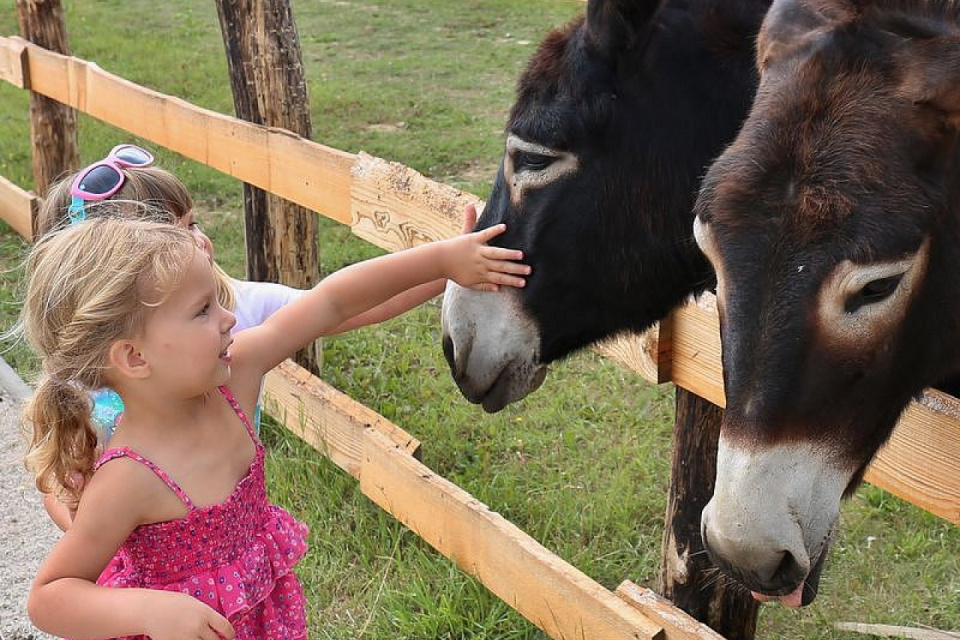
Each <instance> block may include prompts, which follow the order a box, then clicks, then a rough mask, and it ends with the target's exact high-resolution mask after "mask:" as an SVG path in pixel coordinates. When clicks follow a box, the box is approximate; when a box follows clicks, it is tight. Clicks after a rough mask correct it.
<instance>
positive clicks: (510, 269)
mask: <svg viewBox="0 0 960 640" xmlns="http://www.w3.org/2000/svg"><path fill="white" fill-rule="evenodd" d="M490 270H491V271H499V272H501V273H512V274H513V275H515V276H528V275H530V272H531V271H532V269H531V268H530V265H527V264H521V263H519V262H509V261H506V260H501V261H498V262H495V263H494V264H492V265H491V266H490Z"/></svg>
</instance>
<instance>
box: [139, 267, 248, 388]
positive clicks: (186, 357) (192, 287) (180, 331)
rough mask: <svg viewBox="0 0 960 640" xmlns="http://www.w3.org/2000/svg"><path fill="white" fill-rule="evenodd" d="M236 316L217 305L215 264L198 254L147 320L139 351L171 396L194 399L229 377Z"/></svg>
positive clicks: (152, 372) (155, 379) (152, 373)
mask: <svg viewBox="0 0 960 640" xmlns="http://www.w3.org/2000/svg"><path fill="white" fill-rule="evenodd" d="M234 324H236V318H235V317H234V315H233V314H232V313H231V312H229V311H227V310H226V309H224V308H223V307H221V306H220V303H219V302H217V293H216V285H215V281H214V277H213V269H212V267H211V260H210V258H209V257H207V255H206V253H204V252H203V251H202V250H201V251H194V252H193V254H192V256H191V258H190V264H189V266H188V268H187V270H186V272H185V273H184V274H183V280H182V283H181V285H180V287H179V288H178V289H177V290H175V291H174V292H173V293H172V294H171V295H170V297H169V298H167V300H166V301H164V303H163V304H161V305H160V306H159V307H157V308H156V309H155V310H154V311H153V312H152V313H150V315H149V317H148V318H147V321H146V324H145V325H144V332H143V337H142V339H141V341H140V342H141V352H142V354H143V356H144V358H145V359H146V361H147V362H148V363H149V364H150V371H151V378H152V379H153V380H154V381H155V382H156V383H157V384H159V385H163V386H162V387H161V388H162V389H164V390H166V391H167V392H168V393H171V394H172V395H175V396H178V397H193V396H196V395H200V394H202V393H205V392H207V391H210V390H211V389H213V388H214V387H216V386H219V385H222V384H225V383H226V382H227V381H228V380H229V379H230V352H229V351H228V348H229V346H230V343H231V342H232V338H231V336H230V330H231V329H232V328H233V325H234Z"/></svg>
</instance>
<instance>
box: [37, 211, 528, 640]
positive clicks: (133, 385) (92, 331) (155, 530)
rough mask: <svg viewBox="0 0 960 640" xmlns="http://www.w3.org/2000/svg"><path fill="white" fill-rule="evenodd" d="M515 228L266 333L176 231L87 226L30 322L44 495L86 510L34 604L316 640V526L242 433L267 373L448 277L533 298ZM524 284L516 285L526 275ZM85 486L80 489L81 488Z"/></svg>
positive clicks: (53, 265) (401, 269) (105, 631)
mask: <svg viewBox="0 0 960 640" xmlns="http://www.w3.org/2000/svg"><path fill="white" fill-rule="evenodd" d="M503 230H504V228H503V226H502V225H500V226H498V227H493V228H490V229H486V230H483V231H479V232H476V233H471V234H468V235H462V236H458V237H456V238H453V239H450V240H445V241H440V242H434V243H431V244H427V245H423V246H420V247H417V248H414V249H409V250H406V251H401V252H397V253H393V254H390V255H386V256H382V257H379V258H375V259H372V260H368V261H365V262H361V263H357V264H354V265H352V266H349V267H346V268H344V269H342V270H340V271H338V272H336V273H334V274H332V275H330V276H329V277H327V278H325V279H324V280H323V281H321V282H320V283H319V284H318V285H317V286H316V287H315V288H314V289H312V290H310V291H309V292H306V293H304V295H303V296H301V297H300V298H299V299H298V300H295V301H294V302H291V303H290V304H289V305H287V306H286V307H284V308H283V309H281V310H279V311H277V312H276V313H275V314H274V315H273V316H271V317H270V318H268V319H267V320H266V321H265V322H264V323H263V324H261V325H260V326H258V327H254V328H251V329H249V330H247V331H243V332H241V333H238V334H235V335H234V334H231V329H232V328H233V326H234V324H235V322H236V319H235V317H234V315H233V313H231V312H230V311H228V310H226V309H224V308H223V306H222V305H221V304H220V303H219V301H218V299H217V287H216V281H215V277H214V271H213V267H212V262H211V260H210V257H209V255H208V254H207V253H206V252H205V251H204V250H203V249H202V247H200V246H199V245H198V243H197V242H196V240H195V238H194V237H193V236H192V235H191V234H190V233H189V232H188V231H185V230H183V229H180V228H177V227H175V226H173V225H170V224H162V223H152V222H145V221H131V220H114V219H90V220H86V221H83V222H81V223H79V224H76V225H72V226H70V227H67V228H65V229H63V230H60V231H57V232H54V233H51V234H49V235H48V236H46V237H44V238H42V239H41V240H40V241H39V242H38V243H37V244H36V245H35V247H34V249H33V251H32V252H31V254H30V257H29V259H28V261H27V277H28V287H27V295H26V299H25V302H24V308H23V312H22V326H23V329H24V332H25V334H26V336H27V338H28V340H29V342H30V344H31V345H32V346H33V347H34V349H35V350H36V351H37V352H38V354H39V355H40V356H41V357H42V359H43V373H44V375H43V378H42V379H41V380H40V382H39V384H38V386H37V388H36V391H35V393H34V396H33V399H32V401H31V403H30V405H29V406H28V408H27V410H26V412H25V415H26V418H27V420H28V421H29V422H30V423H31V424H32V426H33V431H34V433H33V442H32V446H31V449H30V451H29V453H28V465H29V466H30V467H31V469H33V470H34V472H35V474H36V476H37V483H38V485H39V486H40V487H41V489H43V488H47V490H50V489H51V488H52V485H55V484H59V485H62V486H63V489H64V491H66V492H67V493H68V494H70V495H73V496H75V497H76V498H78V499H79V506H78V508H77V512H76V518H75V520H74V522H73V525H72V526H71V527H70V528H69V529H68V530H67V531H66V533H64V535H63V537H62V538H61V539H60V541H59V542H58V543H57V544H56V545H55V547H54V549H53V550H52V552H51V553H50V555H49V556H48V557H47V559H46V560H45V561H44V563H43V565H42V566H41V567H40V570H39V572H38V574H37V577H36V579H35V581H34V584H33V586H32V588H31V591H30V595H29V599H28V605H27V606H28V611H29V613H30V616H31V619H32V620H33V622H34V624H36V625H37V627H39V628H41V629H43V630H45V631H47V632H49V633H52V634H55V635H58V636H61V637H71V638H116V637H124V638H128V637H134V638H137V637H145V636H148V637H150V638H153V639H154V640H185V639H186V640H193V639H208V640H214V639H215V638H218V637H224V638H234V637H236V638H241V639H248V640H273V639H281V638H282V639H300V638H305V637H306V623H305V613H304V601H303V595H302V592H301V590H300V586H299V583H298V581H297V580H296V577H295V576H294V574H293V572H292V567H293V565H294V564H295V563H296V562H297V561H298V560H299V559H300V557H301V556H302V555H303V553H304V550H305V546H306V544H305V540H306V527H305V525H303V524H302V523H300V522H298V521H297V520H295V519H294V518H293V517H292V516H290V514H288V513H287V512H286V511H284V510H283V509H280V508H279V507H276V506H272V505H270V504H268V503H267V500H266V492H265V487H264V478H263V459H264V452H263V447H262V445H261V444H260V442H259V440H258V439H257V437H256V434H255V433H254V432H253V429H252V428H251V427H250V424H249V422H248V421H247V417H246V416H247V415H248V414H249V413H250V412H251V411H252V410H253V408H254V405H255V404H256V402H257V395H258V393H259V389H260V379H261V377H262V376H263V375H264V374H265V373H266V372H267V371H269V370H270V369H271V368H273V367H274V366H276V365H277V364H279V363H280V362H281V361H282V360H283V359H285V358H286V357H288V356H289V355H290V354H292V353H294V352H295V351H296V350H297V349H299V348H301V347H302V346H303V345H305V344H308V343H309V342H311V341H312V340H314V339H316V338H317V337H320V336H323V335H326V334H328V333H329V332H330V331H332V330H335V329H336V328H337V327H340V326H341V325H342V324H343V323H344V322H345V321H347V319H349V318H352V317H355V316H357V315H359V314H361V313H363V312H364V311H366V310H368V309H372V308H374V307H376V306H377V305H379V304H381V303H383V302H384V301H386V300H389V299H390V298H392V297H394V296H396V295H398V294H400V293H401V292H403V291H405V290H408V289H410V288H411V287H415V286H417V285H420V284H422V283H425V282H431V281H433V280H436V279H438V278H453V279H454V280H455V281H456V282H458V283H459V284H461V285H463V286H489V285H512V286H522V285H523V284H524V280H523V279H522V278H521V277H519V275H522V274H527V273H529V268H528V267H526V266H525V265H522V264H519V263H516V262H513V261H515V260H519V259H521V257H522V256H521V254H520V252H519V251H514V250H508V249H500V248H495V247H489V246H486V244H485V243H486V242H487V241H489V240H490V239H492V238H494V237H495V236H497V235H499V234H500V233H502V232H503ZM511 274H517V275H511ZM102 386H110V387H111V388H113V389H116V390H117V391H118V392H119V393H120V395H121V396H122V397H123V401H124V405H125V407H126V408H125V411H124V417H123V421H122V422H121V424H120V426H119V428H118V429H117V431H116V433H115V434H114V436H113V439H112V440H111V442H110V448H109V449H108V450H107V451H105V452H104V453H103V454H102V455H100V456H99V458H98V459H96V460H95V459H94V457H95V451H96V445H97V441H96V436H95V434H94V432H93V429H92V426H91V423H90V414H89V405H88V404H87V396H86V393H87V392H88V391H89V390H91V389H95V388H99V387H102ZM74 474H79V475H80V476H81V477H82V478H83V479H84V481H83V483H82V487H83V489H82V495H81V494H80V492H79V491H78V489H77V487H76V486H75V485H73V484H72V483H70V482H67V478H69V477H71V475H74Z"/></svg>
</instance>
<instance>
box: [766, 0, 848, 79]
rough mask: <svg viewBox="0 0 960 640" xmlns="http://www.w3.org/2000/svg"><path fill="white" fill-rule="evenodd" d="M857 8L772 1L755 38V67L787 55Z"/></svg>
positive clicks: (793, 0) (796, 0)
mask: <svg viewBox="0 0 960 640" xmlns="http://www.w3.org/2000/svg"><path fill="white" fill-rule="evenodd" d="M855 14H856V7H854V6H851V5H844V4H842V3H832V4H828V3H824V2H821V1H819V0H774V2H773V4H772V5H771V6H770V10H769V11H768V12H767V15H766V17H764V19H763V26H761V28H760V34H759V36H758V37H757V66H758V67H759V68H760V69H765V68H766V67H767V66H768V65H769V64H770V63H771V62H773V61H776V60H777V59H780V58H785V57H790V56H791V55H793V54H794V53H795V52H797V51H799V50H802V49H803V48H804V47H805V46H807V45H808V44H809V43H810V42H812V41H813V40H814V39H815V38H816V37H817V36H818V35H819V34H820V33H822V32H823V31H824V30H825V29H827V28H829V27H832V26H834V25H836V24H838V23H840V22H844V21H848V20H850V19H852V18H853V17H854V15H855Z"/></svg>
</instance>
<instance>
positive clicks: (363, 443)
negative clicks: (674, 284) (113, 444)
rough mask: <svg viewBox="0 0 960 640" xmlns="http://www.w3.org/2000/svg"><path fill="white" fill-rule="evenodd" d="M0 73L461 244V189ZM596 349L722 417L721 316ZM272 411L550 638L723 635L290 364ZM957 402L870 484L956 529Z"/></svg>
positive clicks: (340, 217)
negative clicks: (441, 472) (474, 491)
mask: <svg viewBox="0 0 960 640" xmlns="http://www.w3.org/2000/svg"><path fill="white" fill-rule="evenodd" d="M0 78H2V79H3V80H6V81H7V82H9V83H11V84H13V85H15V86H18V87H20V88H23V89H29V90H31V91H35V92H38V93H40V94H42V95H45V96H48V97H50V98H53V99H55V100H58V101H60V102H62V103H64V104H67V105H69V106H72V107H74V108H76V109H78V110H80V111H82V112H84V113H87V114H89V115H91V116H93V117H95V118H97V119H99V120H102V121H104V122H107V123H109V124H112V125H113V126H116V127H119V128H121V129H124V130H126V131H128V132H130V133H133V134H135V135H137V136H139V137H142V138H144V139H146V140H150V141H152V142H153V143H155V144H157V145H160V146H163V147H166V148H168V149H171V150H173V151H177V152H179V153H181V154H182V155H184V156H186V157H189V158H192V159H194V160H197V161H199V162H202V163H204V164H207V165H209V166H211V167H214V168H216V169H218V170H220V171H223V172H224V173H227V174H228V175H231V176H233V177H236V178H238V179H240V180H243V181H245V182H248V183H250V184H253V185H256V186H258V187H261V188H263V189H265V190H268V191H271V192H273V193H274V194H276V195H279V196H282V197H284V198H287V199H289V200H292V201H294V202H296V203H298V204H301V205H303V206H306V207H308V208H310V209H312V210H314V211H317V212H318V213H320V214H322V215H324V216H327V217H329V218H332V219H334V220H337V221H340V222H342V223H344V224H348V225H350V227H351V229H352V230H353V232H354V233H355V234H356V235H358V236H359V237H361V238H364V239H365V240H368V241H370V242H372V243H373V244H375V245H377V246H379V247H382V248H384V249H388V250H397V249H400V248H405V247H409V246H413V245H416V244H418V243H421V242H425V241H430V240H434V239H438V238H444V237H449V236H452V235H454V234H456V233H457V232H458V231H459V227H460V212H461V211H462V208H463V205H464V204H465V203H467V202H475V203H479V200H478V199H477V198H476V197H475V196H472V195H470V194H465V193H463V192H460V191H457V190H456V189H453V188H451V187H449V186H447V185H443V184H439V183H436V182H433V181H431V180H428V179H426V178H424V177H423V176H421V175H420V174H418V173H417V172H415V171H413V170H412V169H409V168H407V167H404V166H402V165H399V164H396V163H392V162H388V161H385V160H381V159H378V158H373V157H371V156H368V155H366V154H363V153H361V154H350V153H346V152H343V151H339V150H337V149H332V148H330V147H326V146H324V145H321V144H318V143H315V142H312V141H309V140H305V139H302V138H300V137H298V136H296V135H294V134H291V133H290V132H288V131H284V130H278V129H271V128H268V127H263V126H259V125H254V124H251V123H248V122H244V121H240V120H237V119H235V118H232V117H229V116H225V115H222V114H219V113H215V112H212V111H209V110H205V109H202V108H199V107H196V106H194V105H191V104H189V103H187V102H185V101H183V100H180V99H178V98H175V97H171V96H168V95H164V94H161V93H158V92H155V91H152V90H149V89H145V88H143V87H139V86H137V85H135V84H133V83H130V82H128V81H126V80H124V79H123V78H120V77H118V76H115V75H113V74H110V73H108V72H106V71H104V70H102V69H100V68H99V67H98V66H97V65H95V64H92V63H89V62H86V61H84V60H81V59H78V58H74V57H69V56H63V55H59V54H56V53H52V52H49V51H46V50H44V49H41V48H39V47H37V46H35V45H32V44H30V43H28V42H26V41H24V40H22V39H20V38H16V37H11V38H0ZM36 206H37V198H36V196H35V195H34V194H32V193H29V192H27V191H24V190H22V189H20V188H19V187H17V186H16V185H13V184H11V183H10V182H9V181H6V180H3V179H2V178H0V218H2V219H3V220H5V221H7V222H8V223H9V224H11V226H12V227H13V228H14V229H16V230H17V231H18V232H20V233H21V234H23V235H24V236H26V237H29V236H30V229H31V219H32V218H31V216H32V215H33V213H34V212H35V211H36ZM600 349H601V351H602V352H604V353H605V354H607V355H609V356H611V357H613V358H614V359H616V360H618V361H619V362H621V363H623V364H625V365H627V366H628V367H630V368H632V369H634V370H636V371H638V372H639V373H641V375H643V376H644V377H646V378H647V379H649V380H651V381H653V382H656V383H661V382H667V381H672V382H674V384H676V385H678V386H680V387H683V388H685V389H688V390H691V391H693V392H694V393H696V394H698V395H700V396H702V397H704V398H706V399H708V400H710V401H711V402H713V403H715V404H717V405H720V406H723V404H724V397H723V388H722V377H721V374H720V347H719V332H718V320H717V315H716V310H715V309H714V308H713V307H712V306H711V304H710V300H709V297H707V298H704V299H703V300H702V301H701V303H699V304H689V305H687V306H685V307H683V308H681V309H679V310H677V311H676V312H675V313H673V314H672V315H671V317H670V318H668V319H667V320H665V321H664V322H662V323H661V324H660V325H659V327H658V328H656V329H654V330H652V331H650V332H647V333H646V334H644V335H642V336H637V337H634V338H629V339H626V338H624V339H618V340H616V341H612V342H609V343H607V344H605V345H603V346H602V347H601V348H600ZM266 409H267V411H268V413H270V414H271V415H273V416H274V417H276V418H277V419H278V420H279V421H280V422H281V423H282V424H284V425H285V426H286V428H288V429H290V430H291V431H293V432H294V433H296V434H297V435H299V436H300V437H302V438H303V439H304V440H305V441H306V442H308V443H310V444H311V445H312V446H314V448H316V449H317V450H318V451H319V452H321V453H323V454H324V455H327V456H328V457H329V458H330V459H331V460H332V461H333V462H334V463H335V464H337V465H338V466H339V467H341V468H342V469H343V470H345V471H346V472H347V473H349V474H351V475H352V476H354V477H355V478H357V479H358V480H359V482H360V487H361V489H362V491H363V492H364V494H365V495H366V496H368V497H369V498H370V499H371V500H373V501H374V502H375V503H377V504H378V505H379V506H381V507H382V508H383V509H384V510H386V511H387V512H389V513H390V514H391V515H393V516H394V517H396V518H397V519H398V520H399V521H400V522H402V523H403V524H404V525H406V526H407V527H409V528H410V529H411V530H412V531H414V532H415V533H417V534H418V535H420V536H421V537H422V538H423V539H424V540H425V541H427V542H428V543H429V544H430V545H432V546H433V547H434V548H436V549H437V550H438V551H440V552H441V553H442V554H444V555H445V556H447V557H448V558H450V559H452V560H453V561H454V562H456V563H457V564H458V565H459V566H460V567H461V568H462V569H463V570H464V571H466V572H467V573H469V574H471V575H473V576H475V577H476V578H477V579H479V580H480V581H481V582H482V583H483V584H484V585H485V586H486V587H487V588H489V589H490V590H491V591H492V592H493V593H495V594H496V595H497V596H498V597H500V598H501V599H502V600H504V601H505V602H507V603H508V604H510V605H511V606H512V607H514V608H515V609H516V610H517V611H518V612H520V613H521V614H522V615H523V616H524V617H526V618H527V619H528V620H530V621H531V622H532V623H534V624H535V625H537V626H538V627H539V628H540V629H542V630H543V631H544V632H545V633H547V634H548V635H550V636H551V637H553V638H558V639H559V638H581V637H582V638H604V639H621V638H623V639H627V638H630V639H639V638H651V639H653V638H665V639H668V640H678V639H686V640H693V639H695V638H699V639H706V638H713V639H714V640H719V639H720V636H719V635H717V634H716V633H714V632H713V631H712V630H710V629H709V628H708V627H706V626H705V625H703V624H700V623H699V622H696V621H695V620H693V619H692V618H690V617H689V616H687V615H686V614H685V613H683V612H682V611H680V610H679V609H677V608H675V607H673V606H672V605H670V603H668V602H666V601H664V600H663V599H662V598H660V597H659V596H657V595H656V594H654V593H653V592H652V591H649V590H647V589H642V588H640V587H638V586H637V585H634V584H633V583H631V582H629V581H625V582H624V583H623V584H621V585H620V586H619V587H618V588H617V589H616V591H615V592H610V591H609V590H607V589H606V588H604V587H603V586H601V585H599V584H598V583H596V582H595V581H594V580H592V579H591V578H589V577H588V576H586V575H584V574H583V573H582V572H580V571H579V570H577V569H576V568H575V567H572V566H571V565H569V564H568V563H566V562H564V561H563V560H561V559H560V558H558V557H557V556H555V555H554V554H552V553H551V552H550V551H549V550H547V549H545V548H544V547H543V546H541V545H540V544H539V543H537V542H536V541H535V540H533V539H532V538H531V537H530V536H528V535H527V534H525V533H524V532H523V531H521V530H519V529H518V528H517V527H515V526H514V525H512V524H511V523H510V522H508V521H507V520H505V519H504V518H502V517H501V516H499V515H498V514H497V513H495V512H493V511H491V510H490V509H489V508H488V507H487V506H486V505H484V504H482V503H480V502H479V501H478V500H476V499H475V498H473V497H472V496H470V495H469V494H468V493H466V492H465V491H463V490H462V489H460V488H459V487H457V486H456V485H454V484H452V483H450V482H449V481H447V480H445V479H444V478H442V477H440V476H438V475H437V474H435V473H433V472H432V471H431V470H430V469H429V468H427V467H426V466H425V465H423V464H422V463H421V462H419V460H418V459H417V455H416V453H417V451H418V450H419V447H420V443H419V442H417V441H416V440H415V439H414V438H412V437H411V436H409V435H408V434H406V433H405V432H404V431H403V430H402V429H401V428H400V427H398V426H397V425H394V424H392V423H390V422H389V421H388V420H386V419H385V418H383V417H382V416H380V415H378V414H377V413H375V412H374V411H372V410H370V409H369V408H367V407H364V406H363V405H361V404H359V403H357V402H355V401H354V400H352V399H350V398H349V397H347V396H345V395H344V394H342V393H340V392H338V391H337V390H335V389H333V388H332V387H330V386H329V385H327V384H325V383H324V382H323V381H321V380H319V379H318V378H316V377H314V376H311V375H310V374H309V373H308V372H306V371H304V370H303V369H300V368H299V367H297V366H296V365H295V364H293V363H292V362H287V363H285V364H284V365H281V366H280V367H278V368H277V369H276V370H275V371H273V372H271V373H270V374H269V375H268V376H267V381H266ZM957 460H960V402H958V401H957V400H956V399H954V398H951V397H949V396H946V395H944V394H940V393H938V392H929V393H928V394H926V395H925V396H924V398H923V399H922V400H921V401H920V402H916V403H913V404H912V405H911V407H910V408H909V410H908V411H907V412H906V414H905V415H904V417H903V419H902V420H901V422H900V424H899V425H898V426H897V429H896V430H895V432H894V435H893V438H892V439H891V441H890V443H889V444H888V445H886V446H885V447H884V448H883V450H882V451H881V452H880V455H879V456H878V458H877V459H876V461H875V462H874V463H873V464H872V465H871V467H870V470H869V472H868V475H867V479H868V480H869V481H870V482H872V483H873V484H876V485H878V486H880V487H883V488H885V489H887V490H889V491H891V492H892V493H894V494H896V495H898V496H900V497H902V498H905V499H906V500H909V501H910V502H913V503H914V504H917V505H918V506H920V507H922V508H924V509H927V510H928V511H930V512H932V513H934V514H936V515H938V516H940V517H943V518H945V519H947V520H949V521H951V522H954V523H957V524H960V474H957V473H956V471H955V469H956V461H957Z"/></svg>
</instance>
